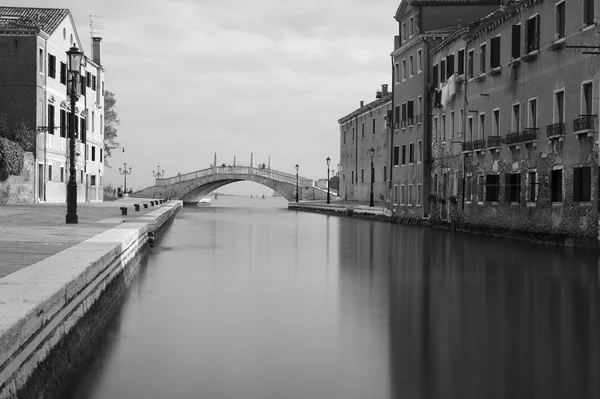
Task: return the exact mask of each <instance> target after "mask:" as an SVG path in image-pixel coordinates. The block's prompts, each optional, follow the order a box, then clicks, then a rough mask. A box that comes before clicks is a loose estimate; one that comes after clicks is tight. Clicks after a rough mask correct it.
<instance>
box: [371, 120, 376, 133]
mask: <svg viewBox="0 0 600 399" xmlns="http://www.w3.org/2000/svg"><path fill="white" fill-rule="evenodd" d="M371 123H372V124H373V134H375V118H373V120H372V121H371Z"/></svg>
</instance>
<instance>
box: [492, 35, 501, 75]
mask: <svg viewBox="0 0 600 399" xmlns="http://www.w3.org/2000/svg"><path fill="white" fill-rule="evenodd" d="M490 50H491V54H490V67H491V68H497V67H499V66H500V36H496V37H493V38H492V39H491V40H490Z"/></svg>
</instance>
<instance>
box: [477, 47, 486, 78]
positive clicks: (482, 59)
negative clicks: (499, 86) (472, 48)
mask: <svg viewBox="0 0 600 399" xmlns="http://www.w3.org/2000/svg"><path fill="white" fill-rule="evenodd" d="M480 50H481V51H480V52H479V71H480V72H481V73H483V72H485V69H486V66H487V60H486V52H487V43H483V44H482V45H481V49H480Z"/></svg>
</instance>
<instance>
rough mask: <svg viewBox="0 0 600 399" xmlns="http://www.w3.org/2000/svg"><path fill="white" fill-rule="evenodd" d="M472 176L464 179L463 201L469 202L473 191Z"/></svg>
mask: <svg viewBox="0 0 600 399" xmlns="http://www.w3.org/2000/svg"><path fill="white" fill-rule="evenodd" d="M472 186H473V176H467V178H466V179H465V201H466V202H471V198H472V193H473V189H472Z"/></svg>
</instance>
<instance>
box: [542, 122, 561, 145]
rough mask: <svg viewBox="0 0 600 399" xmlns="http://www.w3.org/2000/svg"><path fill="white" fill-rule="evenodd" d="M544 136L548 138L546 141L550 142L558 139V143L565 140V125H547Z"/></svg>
mask: <svg viewBox="0 0 600 399" xmlns="http://www.w3.org/2000/svg"><path fill="white" fill-rule="evenodd" d="M546 135H547V136H548V140H550V141H552V140H553V139H558V140H559V141H564V140H565V123H564V122H559V123H553V124H552V125H548V127H547V130H546Z"/></svg>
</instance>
